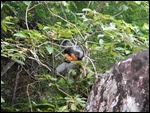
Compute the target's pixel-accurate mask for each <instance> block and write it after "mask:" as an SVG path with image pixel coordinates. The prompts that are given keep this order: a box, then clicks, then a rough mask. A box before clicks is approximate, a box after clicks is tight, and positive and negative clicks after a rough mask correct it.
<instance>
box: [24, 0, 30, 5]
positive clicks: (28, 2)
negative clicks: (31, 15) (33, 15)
mask: <svg viewBox="0 0 150 113" xmlns="http://www.w3.org/2000/svg"><path fill="white" fill-rule="evenodd" d="M23 2H24V3H25V4H26V5H27V6H29V5H30V3H31V1H23Z"/></svg>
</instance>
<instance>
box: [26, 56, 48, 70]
mask: <svg viewBox="0 0 150 113" xmlns="http://www.w3.org/2000/svg"><path fill="white" fill-rule="evenodd" d="M28 58H29V59H32V60H35V61H37V62H38V63H39V64H41V65H42V66H44V67H46V68H47V69H48V70H49V71H51V69H50V68H49V67H48V66H47V65H46V64H43V63H42V62H41V61H40V60H39V59H36V58H33V57H28Z"/></svg>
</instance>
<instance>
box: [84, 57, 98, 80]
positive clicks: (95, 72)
mask: <svg viewBox="0 0 150 113" xmlns="http://www.w3.org/2000/svg"><path fill="white" fill-rule="evenodd" d="M85 57H86V58H87V59H89V60H90V62H91V63H92V66H93V69H94V74H95V78H98V76H97V71H96V67H95V65H94V63H93V61H92V60H91V59H90V58H89V57H88V56H85Z"/></svg>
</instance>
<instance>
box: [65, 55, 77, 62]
mask: <svg viewBox="0 0 150 113" xmlns="http://www.w3.org/2000/svg"><path fill="white" fill-rule="evenodd" d="M64 57H65V58H66V59H67V60H69V61H75V60H77V57H76V56H75V55H74V54H71V56H70V55H68V54H64Z"/></svg>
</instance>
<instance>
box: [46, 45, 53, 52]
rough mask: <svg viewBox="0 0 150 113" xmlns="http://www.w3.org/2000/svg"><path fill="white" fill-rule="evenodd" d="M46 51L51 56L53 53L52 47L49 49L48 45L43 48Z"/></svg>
mask: <svg viewBox="0 0 150 113" xmlns="http://www.w3.org/2000/svg"><path fill="white" fill-rule="evenodd" d="M45 48H46V49H47V51H48V53H49V54H52V52H53V47H50V46H49V45H48V46H46V47H45Z"/></svg>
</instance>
